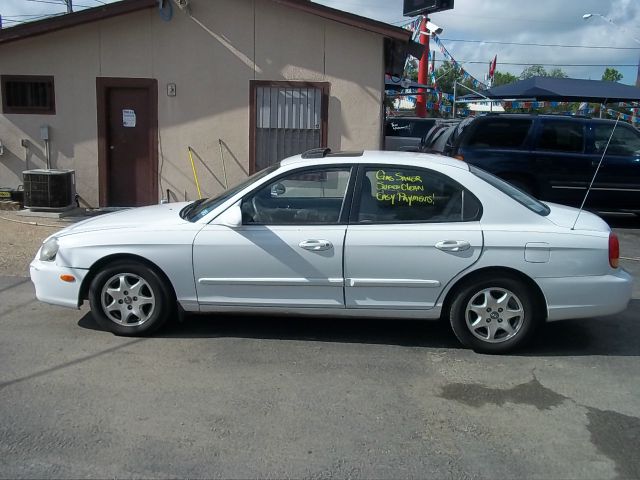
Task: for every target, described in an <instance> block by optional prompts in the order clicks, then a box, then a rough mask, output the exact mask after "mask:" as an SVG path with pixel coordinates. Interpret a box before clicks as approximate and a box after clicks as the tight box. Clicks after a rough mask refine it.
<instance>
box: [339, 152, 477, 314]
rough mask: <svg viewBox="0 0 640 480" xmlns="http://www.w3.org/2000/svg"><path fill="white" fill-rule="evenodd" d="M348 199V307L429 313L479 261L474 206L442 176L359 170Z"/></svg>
mask: <svg viewBox="0 0 640 480" xmlns="http://www.w3.org/2000/svg"><path fill="white" fill-rule="evenodd" d="M354 199H355V203H354V209H353V210H354V211H353V214H352V215H351V220H350V223H349V227H348V229H347V236H346V241H345V302H346V306H347V308H371V309H430V308H433V306H434V305H435V304H436V301H437V299H438V297H439V295H440V293H441V292H442V291H443V289H444V288H445V286H446V285H447V284H448V283H449V282H450V281H451V280H452V279H453V278H454V277H455V276H456V275H457V274H458V273H460V272H461V271H463V270H465V269H467V268H469V267H470V266H471V265H473V264H474V263H475V262H476V261H477V260H478V258H479V257H480V253H481V251H482V247H483V237H482V229H481V226H480V222H479V219H480V216H481V212H482V207H481V205H480V202H479V201H478V200H477V199H476V198H475V197H474V196H473V194H471V192H469V191H467V190H466V189H464V188H463V187H462V186H461V185H460V184H459V183H457V182H455V181H454V180H453V179H451V178H449V177H447V176H446V175H443V174H441V173H439V172H436V171H433V170H431V169H427V168H417V167H402V166H397V165H388V166H384V167H380V166H363V167H361V168H360V171H359V174H358V187H357V189H356V194H355V196H354Z"/></svg>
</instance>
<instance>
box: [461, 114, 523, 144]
mask: <svg viewBox="0 0 640 480" xmlns="http://www.w3.org/2000/svg"><path fill="white" fill-rule="evenodd" d="M532 123H533V121H532V120H531V119H526V118H508V119H507V118H495V119H490V120H484V121H481V122H480V123H479V124H478V125H477V126H476V128H475V129H474V130H473V132H472V133H471V137H470V138H469V140H468V142H467V145H468V146H470V147H475V148H496V147H499V148H522V147H523V146H524V142H525V140H526V139H527V135H528V134H529V130H530V129H531V125H532Z"/></svg>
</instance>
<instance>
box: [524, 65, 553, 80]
mask: <svg viewBox="0 0 640 480" xmlns="http://www.w3.org/2000/svg"><path fill="white" fill-rule="evenodd" d="M548 76H549V74H548V73H547V71H546V70H545V69H544V67H543V66H542V65H530V66H528V67H527V68H525V69H524V70H523V71H522V73H521V74H520V80H526V79H528V78H533V77H548Z"/></svg>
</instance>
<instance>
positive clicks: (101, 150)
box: [96, 77, 158, 207]
mask: <svg viewBox="0 0 640 480" xmlns="http://www.w3.org/2000/svg"><path fill="white" fill-rule="evenodd" d="M110 88H145V89H147V90H148V92H149V138H148V142H149V156H150V157H151V176H152V178H153V179H155V180H154V182H153V186H152V189H151V192H152V194H153V195H154V196H155V198H156V201H157V198H158V81H157V80H156V79H155V78H117V77H96V101H97V104H96V106H97V114H98V203H99V206H101V207H107V206H109V183H108V181H109V172H108V165H107V163H108V158H109V152H108V146H107V130H108V125H109V122H108V119H107V112H108V111H109V110H108V105H107V98H108V95H107V92H108V90H109V89H110Z"/></svg>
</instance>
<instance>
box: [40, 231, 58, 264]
mask: <svg viewBox="0 0 640 480" xmlns="http://www.w3.org/2000/svg"><path fill="white" fill-rule="evenodd" d="M57 254H58V239H57V238H56V237H53V238H50V239H49V240H47V241H46V242H44V243H43V244H42V247H41V248H40V260H42V261H43V262H50V261H52V260H54V259H55V258H56V255H57Z"/></svg>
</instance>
